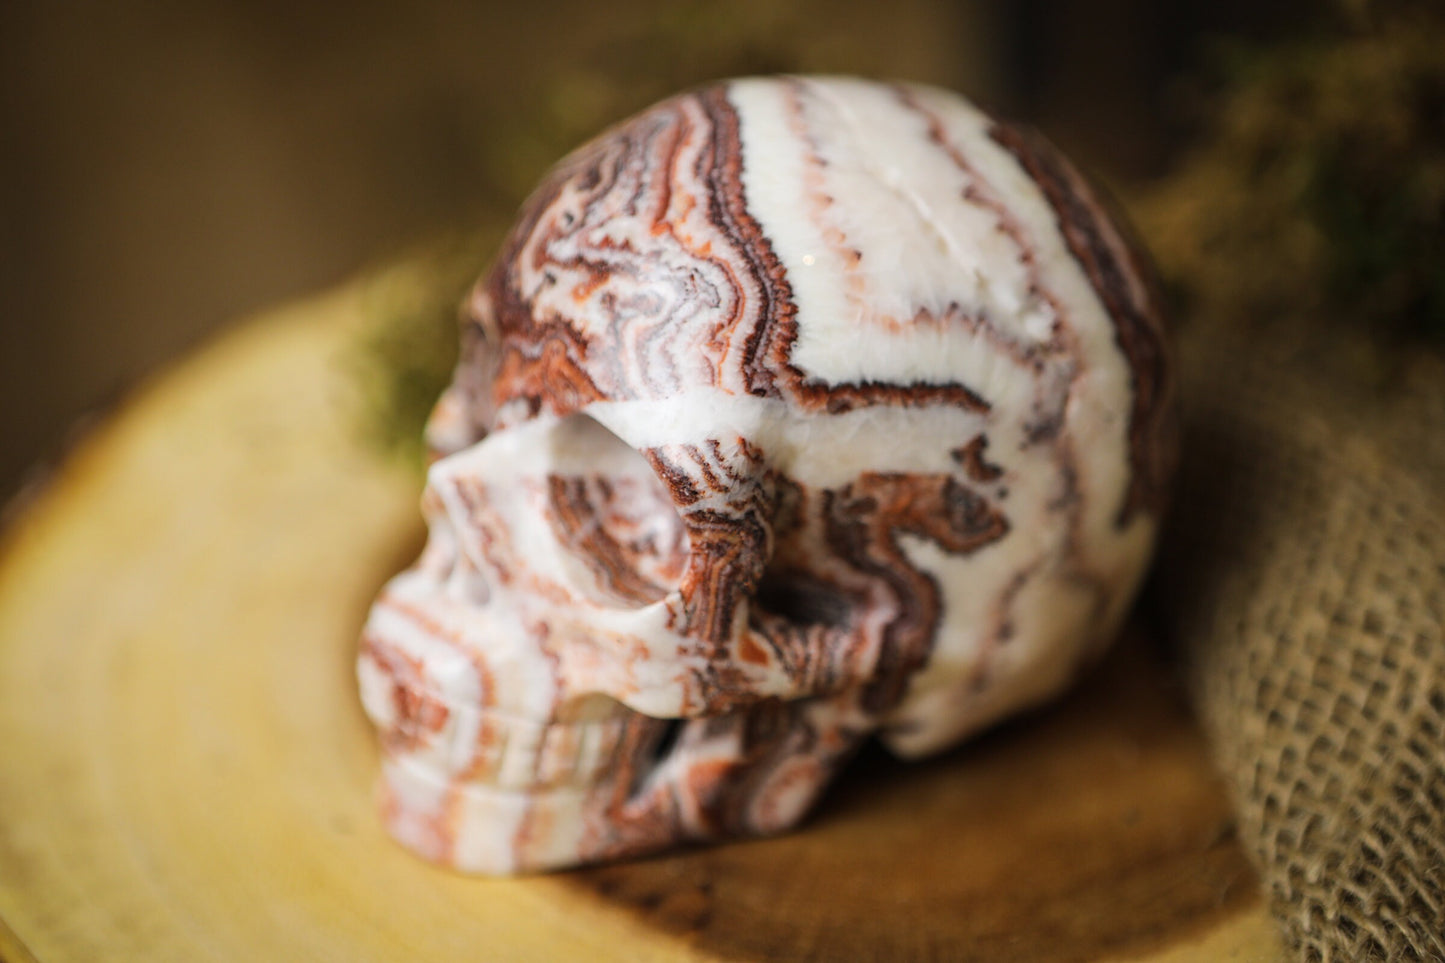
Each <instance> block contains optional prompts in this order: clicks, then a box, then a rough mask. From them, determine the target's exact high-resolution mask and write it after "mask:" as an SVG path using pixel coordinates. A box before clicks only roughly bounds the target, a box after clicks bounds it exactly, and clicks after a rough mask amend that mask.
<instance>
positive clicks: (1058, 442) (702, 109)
mask: <svg viewBox="0 0 1445 963" xmlns="http://www.w3.org/2000/svg"><path fill="white" fill-rule="evenodd" d="M1170 396H1171V387H1170V372H1169V369H1168V365H1167V356H1166V351H1165V344H1164V337H1163V332H1162V330H1161V327H1160V324H1159V320H1158V316H1157V312H1156V306H1155V304H1154V302H1153V300H1152V298H1151V295H1150V291H1149V288H1148V286H1147V285H1146V284H1145V283H1144V282H1143V280H1142V272H1141V270H1140V268H1139V266H1138V261H1137V259H1136V257H1135V254H1134V252H1133V250H1132V249H1131V247H1130V246H1129V245H1128V244H1127V243H1126V242H1125V240H1124V239H1123V238H1122V236H1121V234H1120V232H1119V229H1118V227H1117V225H1116V224H1115V222H1113V221H1112V220H1111V219H1110V218H1109V216H1107V214H1106V213H1105V211H1104V210H1103V208H1102V207H1101V206H1100V204H1099V202H1098V200H1097V199H1096V196H1095V194H1094V193H1093V192H1092V191H1091V190H1090V188H1089V186H1088V185H1087V184H1086V183H1085V182H1084V181H1083V180H1082V179H1081V178H1080V177H1079V176H1078V175H1077V174H1076V173H1075V172H1074V170H1073V169H1072V168H1071V167H1070V166H1069V165H1068V164H1067V163H1066V162H1065V161H1064V160H1062V159H1061V157H1060V156H1059V155H1058V154H1057V153H1056V152H1055V151H1053V150H1052V149H1051V148H1050V147H1049V146H1048V145H1047V144H1045V143H1044V142H1043V141H1041V140H1040V139H1039V138H1037V136H1035V135H1032V134H1030V133H1027V132H1024V131H1021V130H1018V129H1016V128H1012V127H1007V126H1004V125H1001V124H999V123H997V122H995V121H993V120H991V119H989V118H988V117H987V116H986V115H984V114H983V113H981V112H980V111H978V110H977V109H976V108H974V107H972V106H971V105H969V104H968V103H967V102H965V101H964V100H962V99H960V98H959V97H957V96H954V95H952V94H948V93H945V92H942V91H938V90H934V89H929V88H924V87H917V86H904V85H883V84H876V83H870V82H865V81H859V80H850V79H843V78H796V77H795V78H776V79H751V80H740V81H732V82H726V83H720V84H716V85H713V86H710V87H706V88H702V89H700V90H697V91H694V92H692V93H688V94H685V95H682V96H679V97H675V98H673V99H671V100H668V101H665V102H663V103H662V104H659V105H658V106H656V107H654V108H652V109H650V110H648V111H646V112H644V113H642V114H640V115H639V116H637V117H635V118H633V119H631V120H629V121H627V122H625V123H623V124H621V125H619V126H617V127H616V128H614V129H612V130H610V131H608V132H605V133H604V134H602V135H601V136H600V137H598V138H597V139H596V140H594V141H592V142H591V143H589V144H587V145H585V146H584V147H582V148H580V149H579V150H577V151H576V152H575V153H573V154H572V155H571V156H569V157H568V158H566V159H565V160H563V161H562V162H561V163H560V164H559V165H558V166H557V167H556V168H555V169H554V170H553V172H552V173H551V174H550V175H549V176H548V177H547V178H546V180H545V181H544V182H543V184H542V185H541V187H540V188H539V189H538V190H537V192H536V193H535V194H533V196H532V197H531V198H530V199H529V200H528V201H527V203H526V204H525V205H524V207H523V210H522V213H521V216H520V219H519V221H518V223H517V224H516V226H515V228H514V229H513V231H512V232H511V234H510V236H509V238H508V240H507V241H506V242H505V244H504V247H503V250H502V251H501V253H500V255H499V257H498V259H497V261H496V263H495V264H494V266H493V267H492V269H491V270H490V272H489V273H487V274H486V275H485V276H484V278H483V279H482V281H481V282H480V283H479V284H478V285H477V287H476V288H475V289H474V291H473V293H472V294H471V296H470V297H469V299H468V303H467V304H466V306H465V309H464V319H463V331H462V353H461V359H460V361H459V364H458V367H457V370H456V376H455V379H454V381H453V383H452V385H451V386H450V387H449V389H448V390H447V392H446V393H445V395H444V396H443V397H442V399H441V400H440V402H439V403H438V405H437V408H436V410H435V412H434V414H433V416H432V420H431V423H430V425H429V427H428V440H429V443H430V445H431V448H432V451H433V455H434V461H433V463H432V465H431V468H430V472H429V476H428V482H427V486H426V490H425V494H424V496H423V511H424V513H425V516H426V520H427V523H428V526H429V532H430V536H429V540H428V544H427V547H426V549H425V550H424V552H423V554H422V556H421V558H420V559H419V560H418V562H417V563H416V564H415V566H413V567H412V568H411V569H409V570H408V571H406V572H404V573H402V574H400V575H398V576H397V577H396V578H395V579H393V580H392V582H391V583H390V584H389V585H388V586H387V587H386V588H385V589H384V590H383V592H382V594H381V595H380V597H379V598H378V599H377V601H376V604H375V606H374V607H373V610H372V612H371V615H370V617H369V619H368V622H367V626H366V629H365V631H364V636H363V639H362V645H361V655H360V660H359V676H360V684H361V692H362V700H363V704H364V706H365V708H366V710H367V713H368V714H369V716H370V717H371V719H372V720H373V722H374V723H375V725H376V726H377V728H378V730H379V732H380V735H381V745H382V760H383V761H382V765H383V778H382V809H383V813H384V818H385V820H386V823H387V826H388V828H389V830H390V831H391V833H392V834H393V835H394V836H395V837H396V838H397V839H399V840H400V841H401V842H403V843H404V844H406V845H407V846H409V847H410V848H412V849H414V850H415V851H417V852H419V853H421V854H423V855H425V856H427V857H429V858H431V859H433V860H436V861H439V862H441V863H444V864H448V865H451V866H453V867H456V868H459V869H462V870H465V871H479V872H486V873H508V872H516V871H532V870H542V869H549V868H554V867H561V866H566V865H572V864H579V863H587V862H592V861H597V860H603V859H611V858H617V857H623V856H630V855H636V854H641V853H646V852H650V851H656V850H659V849H662V848H665V847H670V846H674V845H678V844H682V843H685V842H689V841H704V840H716V839H720V838H726V837H730V836H737V835H746V834H757V833H771V832H776V831H780V830H783V829H786V828H788V827H790V826H793V825H794V824H795V823H797V822H798V821H799V820H800V819H801V818H802V817H803V816H804V815H805V813H806V812H807V810H808V809H809V807H810V806H811V804H812V803H813V802H814V801H815V800H816V799H817V798H818V796H819V795H820V793H821V792H822V791H823V789H824V788H825V787H826V786H827V784H828V782H829V781H830V779H832V778H833V776H834V775H835V774H836V773H837V772H838V771H839V769H840V768H841V767H842V766H843V764H844V763H845V762H846V760H847V759H848V758H849V756H850V754H851V753H852V752H854V750H856V749H857V748H858V746H859V745H860V743H861V742H862V741H863V740H865V739H867V738H870V737H877V738H878V739H880V740H881V741H882V742H883V743H884V745H886V746H887V747H888V748H889V749H891V750H892V751H893V752H895V753H897V754H900V755H902V756H905V757H918V756H923V755H926V754H929V753H933V752H936V751H938V750H941V749H944V748H946V747H948V746H951V745H954V744H955V743H957V742H958V741H959V740H960V739H962V738H964V737H965V736H968V735H969V734H971V733H973V732H976V731H978V730H979V729H980V728H982V727H985V726H988V725H989V724H991V723H994V722H996V721H997V720H999V719H1001V718H1002V717H1004V716H1005V715H1007V714H1009V713H1012V712H1016V711H1018V710H1020V709H1022V708H1025V707H1028V706H1031V705H1034V704H1037V703H1038V702H1040V701H1041V700H1044V699H1046V698H1047V697H1049V696H1051V695H1054V694H1055V693H1057V692H1058V691H1060V690H1061V689H1062V688H1063V687H1064V686H1065V685H1066V684H1067V683H1068V682H1069V681H1070V680H1071V679H1073V678H1075V677H1076V676H1077V674H1078V672H1079V670H1080V667H1081V666H1082V665H1083V664H1084V663H1086V662H1087V661H1088V660H1089V659H1090V658H1091V657H1093V656H1095V655H1096V654H1097V653H1098V652H1099V651H1100V650H1101V648H1102V647H1103V646H1104V645H1105V644H1106V643H1107V641H1108V639H1109V638H1110V637H1111V636H1112V634H1113V633H1114V632H1115V631H1116V629H1117V626H1118V624H1119V622H1120V620H1121V618H1122V616H1123V614H1124V612H1125V610H1126V608H1127V606H1128V604H1129V602H1130V599H1131V597H1132V595H1133V594H1134V591H1135V589H1136V587H1137V585H1138V582H1139V580H1140V576H1141V573H1142V571H1143V569H1144V567H1145V564H1146V561H1147V558H1148V556H1149V553H1150V550H1151V545H1152V542H1153V539H1154V535H1155V530H1156V527H1157V522H1158V517H1159V512H1160V509H1161V503H1162V501H1163V494H1164V489H1165V485H1166V482H1167V476H1168V474H1169V470H1170V462H1171V459H1172V444H1173V440H1172V439H1173V436H1172V430H1173V421H1172V417H1171V406H1170V400H1171V398H1170Z"/></svg>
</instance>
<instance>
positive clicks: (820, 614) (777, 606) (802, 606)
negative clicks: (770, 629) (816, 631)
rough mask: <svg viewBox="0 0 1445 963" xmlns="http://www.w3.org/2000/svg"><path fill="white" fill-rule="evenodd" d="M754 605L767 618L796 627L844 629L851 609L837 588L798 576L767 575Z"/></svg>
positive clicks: (785, 574) (794, 573)
mask: <svg viewBox="0 0 1445 963" xmlns="http://www.w3.org/2000/svg"><path fill="white" fill-rule="evenodd" d="M757 604H758V607H759V608H760V609H762V610H763V611H764V612H766V613H768V614H770V615H776V616H778V617H779V618H782V619H785V620H787V621H788V622H792V623H794V624H798V625H826V626H829V627H840V626H846V625H847V624H848V622H849V621H850V614H851V612H852V608H853V607H852V605H851V603H850V602H849V599H848V597H847V596H846V595H844V594H843V593H842V592H841V591H839V590H838V589H837V588H836V587H834V586H832V585H829V584H828V583H827V582H824V581H822V580H821V579H817V578H814V577H812V576H810V575H804V574H801V573H797V572H777V573H774V572H767V573H764V575H763V578H762V581H761V582H760V583H759V585H758V595H757Z"/></svg>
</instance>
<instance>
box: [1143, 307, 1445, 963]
mask: <svg viewBox="0 0 1445 963" xmlns="http://www.w3.org/2000/svg"><path fill="white" fill-rule="evenodd" d="M1306 341H1307V339H1302V340H1301V341H1298V342H1296V343H1297V344H1298V343H1305V342H1306ZM1305 355H1306V352H1303V351H1301V350H1298V349H1292V348H1291V347H1290V346H1289V341H1288V339H1283V338H1280V337H1279V336H1277V335H1275V336H1271V337H1267V338H1266V337H1261V336H1250V337H1243V336H1240V335H1233V336H1226V335H1224V334H1222V333H1217V332H1216V333H1211V332H1210V331H1209V329H1208V328H1207V327H1204V326H1199V327H1197V328H1196V330H1194V331H1193V332H1186V334H1185V337H1184V338H1183V339H1182V344H1181V357H1182V368H1183V372H1184V377H1183V403H1184V411H1185V435H1184V437H1185V442H1184V444H1185V448H1184V453H1183V461H1182V465H1181V478H1180V485H1179V488H1178V493H1177V499H1176V503H1175V508H1174V511H1173V514H1172V516H1171V521H1170V523H1169V526H1168V533H1167V536H1166V539H1165V542H1164V547H1163V549H1162V553H1161V565H1160V568H1159V576H1158V591H1157V592H1156V593H1155V595H1154V602H1155V603H1156V606H1157V609H1158V613H1159V617H1160V618H1162V619H1163V620H1164V621H1165V623H1166V625H1165V627H1166V629H1167V631H1168V633H1169V634H1170V635H1171V637H1172V638H1173V640H1175V642H1177V644H1178V646H1179V651H1180V653H1181V662H1182V668H1183V671H1184V676H1185V678H1186V680H1187V684H1188V688H1189V691H1190V693H1191V695H1192V697H1193V700H1194V703H1195V706H1196V709H1197V711H1198V714H1199V716H1200V719H1201V721H1202V723H1203V725H1204V727H1205V729H1206V730H1207V732H1208V734H1209V737H1210V740H1211V742H1212V745H1213V747H1214V750H1215V754H1216V757H1217V760H1218V762H1219V764H1220V766H1221V768H1222V770H1223V772H1224V774H1225V776H1226V778H1227V780H1228V782H1229V784H1230V786H1231V789H1232V791H1233V795H1234V802H1235V807H1236V811H1237V814H1238V819H1239V833H1240V836H1241V838H1242V840H1243V841H1244V843H1245V845H1246V847H1247V848H1248V849H1249V850H1250V851H1251V852H1252V854H1253V856H1254V858H1255V860H1256V863H1257V866H1258V868H1259V870H1260V873H1261V875H1262V877H1263V879H1264V882H1265V885H1266V887H1267V890H1268V896H1269V899H1270V900H1271V904H1272V909H1273V911H1274V913H1275V915H1276V917H1277V919H1278V921H1279V923H1280V926H1281V929H1282V932H1283V934H1284V938H1285V941H1286V944H1287V945H1288V946H1289V947H1290V949H1291V950H1292V951H1294V952H1295V953H1296V954H1297V955H1298V958H1300V959H1302V960H1308V961H1330V963H1334V961H1351V963H1354V961H1373V960H1391V961H1394V960H1431V961H1441V960H1445V639H1442V628H1441V627H1442V622H1445V365H1442V364H1441V363H1440V362H1439V361H1438V359H1430V358H1426V357H1415V358H1412V359H1407V360H1406V361H1404V362H1402V363H1401V364H1400V365H1399V367H1398V370H1395V371H1394V372H1393V373H1392V375H1391V377H1390V378H1389V379H1388V385H1387V386H1385V387H1381V386H1379V385H1376V386H1373V387H1371V386H1364V385H1361V384H1360V383H1359V379H1353V378H1350V377H1343V378H1342V377H1331V376H1329V375H1327V374H1324V373H1322V372H1323V371H1324V370H1326V369H1328V368H1329V367H1330V365H1329V364H1328V363H1322V362H1321V360H1320V359H1319V358H1310V357H1306V356H1305Z"/></svg>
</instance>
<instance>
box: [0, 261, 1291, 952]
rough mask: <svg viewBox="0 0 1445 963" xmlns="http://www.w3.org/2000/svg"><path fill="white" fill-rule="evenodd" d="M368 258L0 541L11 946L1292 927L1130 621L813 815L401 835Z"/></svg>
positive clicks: (786, 941)
mask: <svg viewBox="0 0 1445 963" xmlns="http://www.w3.org/2000/svg"><path fill="white" fill-rule="evenodd" d="M362 296H363V295H362V294H361V293H359V291H358V290H357V289H352V290H349V291H346V292H343V293H341V294H339V295H336V296H333V297H330V298H327V299H325V300H322V301H318V302H315V303H312V304H307V305H301V306H298V307H296V308H293V309H290V310H287V311H285V312H282V313H280V314H277V315H275V316H272V317H270V318H267V319H263V320H261V321H258V322H254V323H252V324H249V325H247V326H244V327H242V328H239V329H237V330H236V331H235V332H234V333H232V334H231V335H229V336H227V337H226V338H224V339H222V340H220V341H218V342H216V343H214V344H213V345H211V346H210V347H208V348H207V349H206V350H204V351H202V352H200V353H199V354H198V355H196V356H195V357H193V358H191V359H190V360H188V361H187V362H185V363H184V364H183V365H181V366H179V367H178V368H176V369H175V370H173V371H172V372H170V373H169V374H167V375H166V376H165V377H163V378H161V379H159V380H158V381H156V382H155V383H154V384H152V385H150V386H149V387H148V388H147V389H146V390H144V391H143V392H141V393H139V394H138V395H137V396H136V397H135V398H134V399H133V400H132V401H131V402H130V403H129V404H128V405H127V406H126V407H125V408H124V409H123V410H122V411H121V412H120V413H119V414H118V415H116V416H115V417H113V418H112V419H111V420H110V421H109V422H108V423H107V424H106V425H105V426H104V427H103V428H102V429H101V430H98V431H96V432H94V433H93V434H92V436H91V437H90V438H89V439H88V440H87V441H86V442H85V443H84V444H83V445H81V446H80V448H79V449H78V450H77V451H76V452H75V453H74V454H73V455H72V456H71V457H70V459H69V460H68V462H67V463H66V465H65V466H64V468H63V470H61V471H60V472H59V474H58V476H57V477H56V478H55V480H54V481H53V483H52V484H51V485H50V486H49V488H48V489H47V490H46V491H45V493H44V494H43V495H42V496H41V497H40V498H38V500H36V501H35V502H34V503H33V504H31V505H30V506H28V508H27V509H26V510H25V511H24V512H22V513H21V514H20V515H19V516H18V518H16V519H15V520H13V521H12V523H11V525H10V528H9V530H8V531H7V533H6V535H5V539H4V543H3V549H0V746H3V747H4V748H3V750H0V957H3V958H4V959H7V960H12V961H21V960H24V961H29V960H39V961H42V963H58V961H69V960H75V961H90V960H97V959H105V960H147V961H158V960H169V959H175V960H186V961H194V960H207V959H217V960H266V959H274V960H283V959H284V960H346V961H362V960H423V959H424V960H449V959H469V960H475V959H487V960H560V959H596V960H613V959H615V960H652V959H656V960H712V959H793V958H800V959H801V958H806V959H887V960H909V959H941V958H947V959H953V960H988V961H1008V960H1029V961H1064V960H1077V961H1083V960H1104V959H1111V960H1112V959H1139V960H1161V961H1162V960H1168V961H1203V960H1210V961H1213V960H1241V961H1265V960H1276V959H1278V958H1279V949H1278V947H1277V945H1276V943H1275V937H1274V934H1273V930H1272V927H1271V925H1270V924H1269V922H1268V920H1267V918H1266V915H1265V913H1264V911H1263V909H1262V907H1261V904H1260V901H1259V897H1258V893H1257V884H1256V882H1255V880H1254V878H1253V876H1252V875H1251V873H1250V871H1249V869H1248V866H1247V864H1246V862H1245V860H1244V857H1243V855H1242V853H1241V851H1240V849H1239V847H1238V845H1237V844H1236V842H1235V840H1234V838H1233V835H1232V833H1231V830H1230V825H1231V823H1230V816H1229V812H1228V809H1227V806H1226V804H1225V802H1224V798H1223V796H1222V794H1221V792H1220V789H1219V787H1218V785H1217V784H1216V782H1215V781H1214V778H1213V776H1212V774H1211V773H1210V770H1209V768H1208V765H1207V763H1206V759H1205V755H1204V747H1203V745H1202V742H1201V739H1200V737H1199V735H1198V734H1197V733H1196V731H1195V729H1194V727H1193V726H1192V724H1191V723H1190V721H1189V719H1188V716H1187V715H1186V713H1185V712H1184V710H1183V708H1182V707H1181V704H1180V702H1179V700H1178V696H1177V694H1176V691H1175V689H1174V687H1173V686H1172V684H1171V683H1170V681H1169V677H1168V675H1167V673H1166V672H1165V671H1164V670H1163V669H1162V668H1161V666H1160V664H1159V661H1158V658H1157V656H1156V655H1155V654H1154V652H1153V651H1152V649H1151V647H1150V646H1149V645H1148V644H1147V642H1146V641H1145V640H1144V639H1142V638H1141V637H1140V636H1138V635H1137V634H1135V635H1134V636H1132V637H1131V638H1130V639H1129V640H1127V641H1126V643H1125V644H1124V645H1123V646H1122V647H1121V648H1120V649H1119V650H1118V652H1117V653H1116V655H1115V656H1113V657H1111V658H1110V659H1109V661H1108V662H1107V663H1106V664H1105V665H1104V666H1103V667H1101V669H1100V671H1098V672H1097V673H1095V674H1094V675H1092V676H1091V677H1090V678H1089V679H1088V680H1087V681H1086V682H1085V684H1084V686H1083V687H1082V688H1081V689H1080V690H1079V691H1078V692H1077V693H1076V694H1075V695H1073V696H1072V697H1070V698H1069V699H1067V700H1066V701H1065V702H1064V703H1062V704H1060V705H1058V706H1055V707H1053V708H1050V709H1048V710H1045V711H1044V712H1041V713H1039V714H1037V715H1035V716H1033V717H1031V718H1029V719H1026V720H1023V721H1020V722H1017V723H1014V724H1011V725H1009V726H1007V727H1005V728H1004V729H1003V730H1001V731H999V732H996V733H993V734H991V735H989V736H987V737H985V738H984V739H982V740H980V741H978V742H976V743H974V744H972V745H970V746H967V747H964V748H962V749H960V750H958V751H956V752H954V753H952V754H950V755H948V756H946V757H944V758H941V759H937V760H934V761H931V762H928V763H923V764H918V765H912V766H906V765H903V764H900V763H897V762H894V761H892V760H890V759H889V758H887V757H886V756H884V755H883V754H881V753H879V752H870V753H867V754H865V756H864V757H863V758H862V759H860V760H859V762H858V764H857V765H856V766H855V768H854V769H853V770H851V771H850V773H849V774H848V776H847V777H846V778H845V779H844V781H843V783H842V784H841V785H840V786H838V787H837V789H836V790H835V792H834V793H833V794H832V795H831V796H830V797H829V799H828V801H827V803H826V804H825V806H824V807H823V809H822V811H820V812H819V813H818V814H817V816H816V817H815V818H814V819H813V820H812V821H811V822H810V823H809V824H808V825H807V826H806V827H805V828H804V829H802V830H801V831H799V832H797V833H795V834H793V835H790V836H786V837H783V838H778V839H770V840H761V841H754V842H749V843H742V844H736V845H731V846H725V847H718V848H714V849H708V850H697V851H691V852H687V853H682V854H678V855H674V856H671V857H667V858H662V859H656V860H651V861H646V862H639V863H634V864H623V865H616V866H609V867H603V868H599V869H593V870H588V871H585V872H575V873H567V874H559V875H555V876H550V877H545V878H534V879H524V880H481V879H466V878H462V877H459V876H455V875H452V874H449V873H446V872H442V871H439V870H436V869H434V868H432V867H430V866H427V865H425V864H422V863H420V862H418V861H416V860H415V859H413V858H412V857H411V856H409V855H408V854H406V853H405V852H403V851H402V850H400V849H399V848H398V847H396V846H395V845H393V844H392V843H391V842H390V841H389V840H388V839H387V838H386V837H385V836H384V834H383V833H382V832H381V830H380V828H379V826H378V824H377V821H376V820H375V818H374V817H373V811H372V798H371V785H372V779H373V776H374V773H375V769H376V757H375V752H374V749H373V747H372V743H371V738H370V732H369V730H368V728H367V725H366V722H365V719H364V718H363V716H362V713H361V710H360V707H359V705H358V702H357V698H356V695H355V691H354V685H353V679H352V669H351V661H352V653H353V646H354V644H355V638H356V634H357V630H358V627H359V625H360V622H361V619H362V617H363V614H364V612H365V610H366V606H367V604H368V601H369V599H370V597H371V595H372V593H373V592H374V591H375V589H376V588H377V586H378V585H379V584H380V583H381V581H382V580H383V579H384V578H385V577H386V576H387V575H388V574H390V573H391V572H392V571H394V570H395V569H396V568H397V567H398V566H400V565H401V564H403V563H404V562H405V561H406V559H407V558H408V556H409V555H410V554H411V553H412V552H414V551H415V550H416V548H417V546H418V545H419V540H420V538H421V530H420V525H419V522H418V519H417V515H416V508H415V506H416V490H415V480H414V479H412V478H409V477H407V476H406V475H405V474H404V473H402V472H399V471H392V470H389V469H387V468H385V467H384V466H382V465H380V464H379V463H377V462H376V461H375V460H374V459H372V458H371V456H370V455H368V454H367V453H366V452H365V451H363V450H362V448H361V447H360V446H359V445H358V444H356V443H355V441H354V440H353V439H354V438H355V437H356V434H355V432H354V430H353V429H352V428H351V427H350V424H349V422H348V417H347V414H346V398H347V382H346V378H345V376H344V373H343V372H344V368H345V364H344V357H345V350H346V348H347V347H348V345H349V344H350V342H351V340H352V339H354V337H355V329H356V325H357V324H358V320H357V318H358V314H359V311H358V304H359V298H361V297H362Z"/></svg>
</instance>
